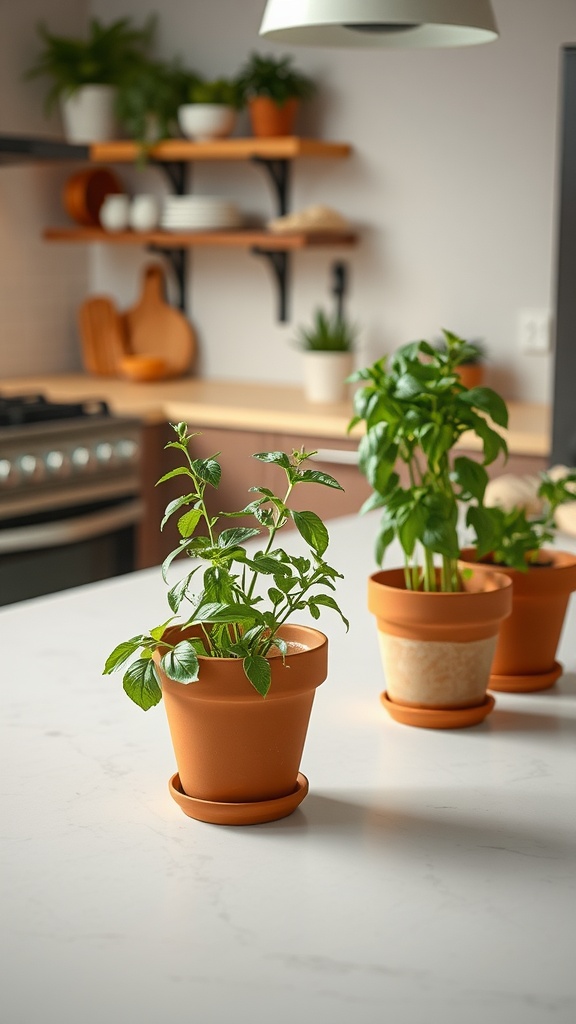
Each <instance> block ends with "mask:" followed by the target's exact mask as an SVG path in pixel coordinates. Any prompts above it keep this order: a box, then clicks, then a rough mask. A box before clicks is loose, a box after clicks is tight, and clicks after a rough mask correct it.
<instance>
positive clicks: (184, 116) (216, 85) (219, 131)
mask: <svg viewBox="0 0 576 1024" xmlns="http://www.w3.org/2000/svg"><path fill="white" fill-rule="evenodd" d="M243 104H244V100H243V95H242V90H241V89H240V86H239V84H238V82H237V81H236V79H232V78H215V79H212V80H202V79H198V80H197V81H196V82H193V83H192V84H191V86H190V89H189V90H188V95H187V97H186V100H185V102H184V103H182V104H181V106H180V107H179V108H178V123H179V125H180V129H181V131H182V133H183V135H185V136H186V137H187V138H189V139H198V140H203V139H219V138H225V137H226V136H227V135H230V134H231V133H232V131H233V130H234V126H235V124H236V112H237V111H238V110H240V109H241V108H242V106H243Z"/></svg>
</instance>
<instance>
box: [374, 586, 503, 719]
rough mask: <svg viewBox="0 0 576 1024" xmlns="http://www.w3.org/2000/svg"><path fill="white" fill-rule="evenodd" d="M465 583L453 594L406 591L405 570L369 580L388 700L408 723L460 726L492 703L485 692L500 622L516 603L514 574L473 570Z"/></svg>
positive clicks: (486, 710)
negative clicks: (486, 572)
mask: <svg viewBox="0 0 576 1024" xmlns="http://www.w3.org/2000/svg"><path fill="white" fill-rule="evenodd" d="M465 587H466V590H465V591H464V592H461V593H452V594H445V593H441V592H434V593H426V592H424V591H413V590H406V587H405V584H404V572H403V570H402V569H389V570H385V571H382V572H377V573H374V574H373V575H372V576H371V577H370V579H369V581H368V607H369V609H370V611H371V612H372V613H373V614H374V615H375V616H376V620H377V626H378V638H379V643H380V650H381V654H382V661H383V667H384V674H385V677H386V685H387V689H386V693H385V694H384V695H383V702H384V704H385V706H386V708H387V710H388V711H389V712H390V713H391V714H392V716H393V717H395V718H398V719H399V720H401V721H403V722H405V723H406V724H414V725H424V726H428V727H431V728H457V727H459V726H462V725H472V724H474V723H475V722H477V721H481V720H482V719H483V718H484V717H485V715H486V714H487V713H489V711H491V710H492V706H493V702H491V701H489V700H487V695H486V691H487V687H488V681H489V677H490V670H491V665H492V659H493V656H494V651H495V648H496V641H497V637H498V631H499V628H500V624H501V622H502V620H503V619H505V618H506V616H507V615H509V614H510V611H511V607H512V586H511V581H510V580H509V579H508V578H507V577H505V576H503V575H498V574H496V573H492V574H483V573H473V574H472V576H471V578H470V579H468V580H466V581H465ZM399 708H400V709H402V710H401V712H400V713H399V712H398V709H399Z"/></svg>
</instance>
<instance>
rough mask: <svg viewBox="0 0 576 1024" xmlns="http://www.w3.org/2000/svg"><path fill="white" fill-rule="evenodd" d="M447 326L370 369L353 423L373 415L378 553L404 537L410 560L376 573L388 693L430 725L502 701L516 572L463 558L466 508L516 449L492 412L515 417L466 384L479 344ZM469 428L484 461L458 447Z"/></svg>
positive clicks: (478, 716)
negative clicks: (504, 631) (485, 568)
mask: <svg viewBox="0 0 576 1024" xmlns="http://www.w3.org/2000/svg"><path fill="white" fill-rule="evenodd" d="M445 333H446V335H447V343H446V348H445V349H444V350H441V351H439V350H438V349H437V348H434V346H433V345H432V344H430V343H428V342H426V341H420V342H414V343H412V344H410V345H405V346H403V347H402V348H400V349H399V350H398V352H396V353H395V355H394V356H393V357H392V358H391V359H390V361H388V359H387V358H386V357H385V358H383V359H381V360H379V361H378V362H377V363H375V364H374V365H373V366H372V367H369V368H368V369H365V370H360V371H358V373H356V374H355V375H354V379H355V380H356V381H361V382H362V383H363V387H361V388H359V389H358V391H357V392H356V394H355V396H354V406H355V416H354V418H353V420H352V422H351V424H350V426H351V427H352V426H354V425H356V424H357V423H360V422H364V423H365V424H366V432H365V434H364V435H363V437H362V438H361V441H360V445H359V465H360V469H361V470H362V471H363V473H364V474H365V476H366V477H367V479H368V482H369V483H370V485H371V486H372V488H373V494H372V495H371V497H370V498H369V499H368V501H367V502H365V504H364V506H363V511H368V510H371V509H381V510H382V519H381V523H380V528H379V533H378V537H377V542H376V559H377V562H378V563H379V564H380V565H382V563H383V560H384V557H385V554H386V551H387V549H388V548H389V546H390V544H391V543H392V542H393V541H394V540H396V541H398V542H399V543H400V547H401V549H402V551H403V554H404V559H405V564H404V567H403V568H392V569H389V570H383V571H380V572H377V573H375V574H373V575H372V576H371V577H370V580H369V583H368V605H369V608H370V610H371V611H372V612H373V614H374V615H375V616H376V619H377V623H378V632H379V638H380V646H381V651H382V655H383V664H384V673H385V678H386V682H387V689H386V691H385V693H384V694H382V700H383V703H384V705H385V707H386V708H387V710H388V711H389V713H390V714H391V715H392V717H394V718H395V719H396V720H398V721H400V722H403V723H405V724H411V725H417V726H424V727H429V728H457V727H461V726H469V725H473V724H475V723H477V722H480V721H482V719H483V718H485V717H486V715H487V714H489V713H490V712H491V711H492V708H493V706H494V700H493V698H492V697H490V696H489V695H488V694H487V688H488V682H489V677H490V670H491V664H492V657H493V654H494V650H495V647H496V641H497V637H498V631H499V628H500V624H501V622H502V621H503V620H504V619H505V618H506V616H508V615H509V614H510V610H511V606H512V594H511V591H512V586H511V581H510V580H509V579H508V578H506V577H504V576H501V575H498V574H496V573H492V574H484V573H482V572H477V571H476V570H474V569H470V570H469V571H468V570H467V571H466V572H462V571H461V569H460V567H459V564H458V557H459V550H460V549H459V537H458V521H459V508H460V506H462V505H464V506H468V514H470V511H471V510H472V509H473V508H482V507H483V506H482V502H483V497H484V492H485V489H486V485H487V482H488V474H487V472H486V469H485V465H488V464H490V463H491V462H493V461H494V460H495V459H496V458H497V456H498V455H499V454H500V453H501V452H504V453H505V452H506V442H505V441H504V439H503V437H502V436H501V435H500V434H499V433H498V432H497V431H496V430H495V429H494V428H493V427H492V426H491V425H490V424H489V422H488V421H487V419H486V415H488V416H489V417H490V418H491V420H492V421H493V422H494V424H496V425H498V426H501V427H505V426H506V425H507V409H506V406H505V403H504V402H503V401H502V399H501V398H500V397H499V396H498V395H497V394H496V393H495V392H493V391H492V390H490V389H489V388H474V389H472V390H468V389H467V388H464V386H463V385H462V384H461V382H460V378H459V376H458V373H457V372H456V368H457V367H458V366H459V365H460V363H461V362H462V360H463V358H464V357H465V356H466V353H467V348H468V345H467V343H466V342H465V341H464V340H463V339H460V338H458V337H457V336H456V335H453V334H451V333H450V332H445ZM467 431H472V432H473V433H475V434H476V435H477V436H478V437H479V438H480V441H481V443H482V448H483V453H484V465H481V464H480V463H478V462H475V461H474V460H472V459H470V458H468V457H467V456H463V455H457V454H456V453H455V451H454V449H455V446H456V444H457V442H458V440H459V438H460V437H461V436H462V434H464V433H465V432H467Z"/></svg>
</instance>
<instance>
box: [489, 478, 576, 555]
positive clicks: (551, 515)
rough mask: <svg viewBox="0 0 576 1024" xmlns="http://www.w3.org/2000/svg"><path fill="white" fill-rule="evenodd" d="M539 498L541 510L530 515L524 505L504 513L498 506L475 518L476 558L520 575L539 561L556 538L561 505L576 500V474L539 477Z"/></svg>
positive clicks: (505, 510) (506, 510)
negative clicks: (548, 545)
mask: <svg viewBox="0 0 576 1024" xmlns="http://www.w3.org/2000/svg"><path fill="white" fill-rule="evenodd" d="M540 477H541V479H540V486H539V488H538V492H537V496H538V498H540V500H541V502H542V510H541V512H539V513H538V514H537V515H529V514H528V513H527V511H526V508H525V507H524V506H522V505H518V506H515V507H513V508H511V509H503V508H500V507H499V506H498V505H496V506H493V507H492V508H489V509H487V510H486V511H485V513H484V512H483V513H482V515H481V516H480V517H476V516H475V515H472V517H471V525H472V526H473V527H475V532H476V557H477V559H478V560H479V561H480V560H482V559H483V558H486V557H487V556H489V559H490V561H493V562H496V563H497V564H499V565H505V566H507V567H508V568H511V569H517V570H519V571H520V572H527V571H528V569H529V568H530V567H531V566H533V565H536V564H537V563H538V562H539V561H540V557H541V556H540V552H541V550H542V548H543V547H544V546H545V545H546V544H550V543H552V542H553V541H554V539H555V537H556V524H555V515H556V510H557V509H558V508H559V506H560V505H563V504H565V503H566V502H569V501H572V502H573V501H575V500H576V470H575V471H572V472H570V473H568V474H567V475H566V476H564V477H562V478H560V479H558V480H554V479H553V478H552V477H551V476H550V475H549V474H548V473H541V474H540Z"/></svg>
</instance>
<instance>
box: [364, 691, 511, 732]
mask: <svg viewBox="0 0 576 1024" xmlns="http://www.w3.org/2000/svg"><path fill="white" fill-rule="evenodd" d="M380 700H381V701H382V703H383V705H384V707H385V708H386V710H387V712H388V713H389V714H390V715H391V717H392V718H393V719H394V721H396V722H401V723H402V725H416V726H419V727H420V728H421V729H463V728H465V727H466V726H468V725H478V723H479V722H482V721H483V720H484V719H485V718H486V715H489V714H490V712H491V711H492V708H493V707H494V703H495V701H494V697H491V696H490V694H489V693H488V694H486V700H485V701H483V702H482V704H477V705H476V706H475V707H473V708H456V709H454V708H439V709H438V710H436V709H435V708H414V707H410V706H409V705H407V704H396V703H395V702H394V701H393V700H390V697H389V696H388V694H387V693H386V691H384V693H382V694H380Z"/></svg>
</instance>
